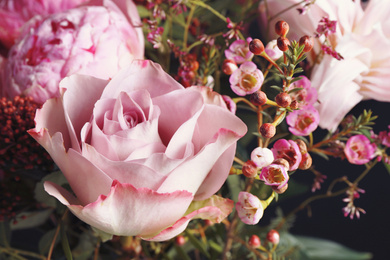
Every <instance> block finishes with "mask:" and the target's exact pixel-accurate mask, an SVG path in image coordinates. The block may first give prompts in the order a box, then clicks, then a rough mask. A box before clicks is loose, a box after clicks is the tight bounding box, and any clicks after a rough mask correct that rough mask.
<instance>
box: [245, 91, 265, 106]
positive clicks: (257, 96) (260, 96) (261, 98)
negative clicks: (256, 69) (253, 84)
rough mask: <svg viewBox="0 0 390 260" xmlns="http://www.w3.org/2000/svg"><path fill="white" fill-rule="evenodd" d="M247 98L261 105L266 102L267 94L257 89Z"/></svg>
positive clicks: (256, 104)
mask: <svg viewBox="0 0 390 260" xmlns="http://www.w3.org/2000/svg"><path fill="white" fill-rule="evenodd" d="M249 99H250V101H251V102H252V104H253V105H255V106H262V105H264V104H265V103H266V102H267V94H265V92H263V91H261V90H258V91H256V92H255V93H252V94H251V95H250V97H249Z"/></svg>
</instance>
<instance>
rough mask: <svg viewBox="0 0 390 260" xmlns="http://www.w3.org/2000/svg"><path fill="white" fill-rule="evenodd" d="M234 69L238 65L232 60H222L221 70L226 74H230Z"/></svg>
mask: <svg viewBox="0 0 390 260" xmlns="http://www.w3.org/2000/svg"><path fill="white" fill-rule="evenodd" d="M236 69H238V66H237V64H236V62H235V61H234V60H231V59H226V60H224V61H223V64H222V71H223V73H225V74H226V75H232V74H233V72H234V71H235V70H236Z"/></svg>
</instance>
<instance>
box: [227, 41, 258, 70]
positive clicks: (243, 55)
mask: <svg viewBox="0 0 390 260" xmlns="http://www.w3.org/2000/svg"><path fill="white" fill-rule="evenodd" d="M251 41H252V38H250V37H249V38H247V39H246V40H236V41H234V42H233V43H232V44H231V45H230V47H229V49H227V50H225V56H226V58H227V59H230V60H234V61H235V62H236V63H237V64H241V63H244V62H246V61H251V60H252V58H253V55H254V54H253V53H252V52H251V51H249V43H250V42H251Z"/></svg>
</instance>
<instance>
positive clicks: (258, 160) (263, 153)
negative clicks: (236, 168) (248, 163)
mask: <svg viewBox="0 0 390 260" xmlns="http://www.w3.org/2000/svg"><path fill="white" fill-rule="evenodd" d="M251 160H252V161H253V162H254V163H255V164H256V166H257V167H258V168H263V167H265V166H268V165H270V164H271V163H272V162H273V161H274V154H273V153H272V151H271V150H270V149H268V148H263V147H257V148H255V149H254V150H253V151H252V153H251Z"/></svg>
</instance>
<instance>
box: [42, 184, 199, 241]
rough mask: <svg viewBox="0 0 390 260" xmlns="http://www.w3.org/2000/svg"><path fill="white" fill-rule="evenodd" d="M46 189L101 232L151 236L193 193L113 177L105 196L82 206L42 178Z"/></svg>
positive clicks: (172, 219) (173, 217)
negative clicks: (136, 185)
mask: <svg viewBox="0 0 390 260" xmlns="http://www.w3.org/2000/svg"><path fill="white" fill-rule="evenodd" d="M44 186H45V190H46V191H47V192H48V193H49V194H50V195H52V196H54V197H56V198H57V199H58V200H59V201H61V203H63V204H64V205H66V206H67V207H68V208H69V209H70V210H71V211H72V213H73V214H74V215H76V216H77V217H78V218H79V219H81V220H82V221H84V222H86V223H88V224H89V225H91V226H93V227H96V228H98V229H100V230H102V231H104V232H107V233H110V234H114V235H119V236H135V235H140V236H144V237H148V236H153V234H156V233H158V232H160V231H161V230H162V229H164V228H167V227H168V226H171V225H172V224H173V223H175V221H176V220H177V219H179V218H181V217H182V216H183V215H184V213H185V212H186V210H187V208H188V206H189V205H190V203H191V201H192V199H193V197H192V195H191V193H189V192H187V191H175V192H173V193H158V192H155V191H153V190H150V189H147V188H140V189H136V188H134V187H133V186H132V185H131V184H121V183H119V182H118V181H114V182H113V183H112V186H111V191H110V193H109V194H108V195H107V196H104V195H101V196H100V197H99V198H98V199H97V200H96V201H95V202H92V203H90V204H88V205H85V206H84V207H83V206H82V205H80V204H79V202H78V201H77V199H76V198H74V197H73V196H72V195H71V194H70V193H69V192H68V191H66V190H65V189H64V188H62V187H60V186H58V185H57V184H54V183H51V182H45V184H44Z"/></svg>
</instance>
